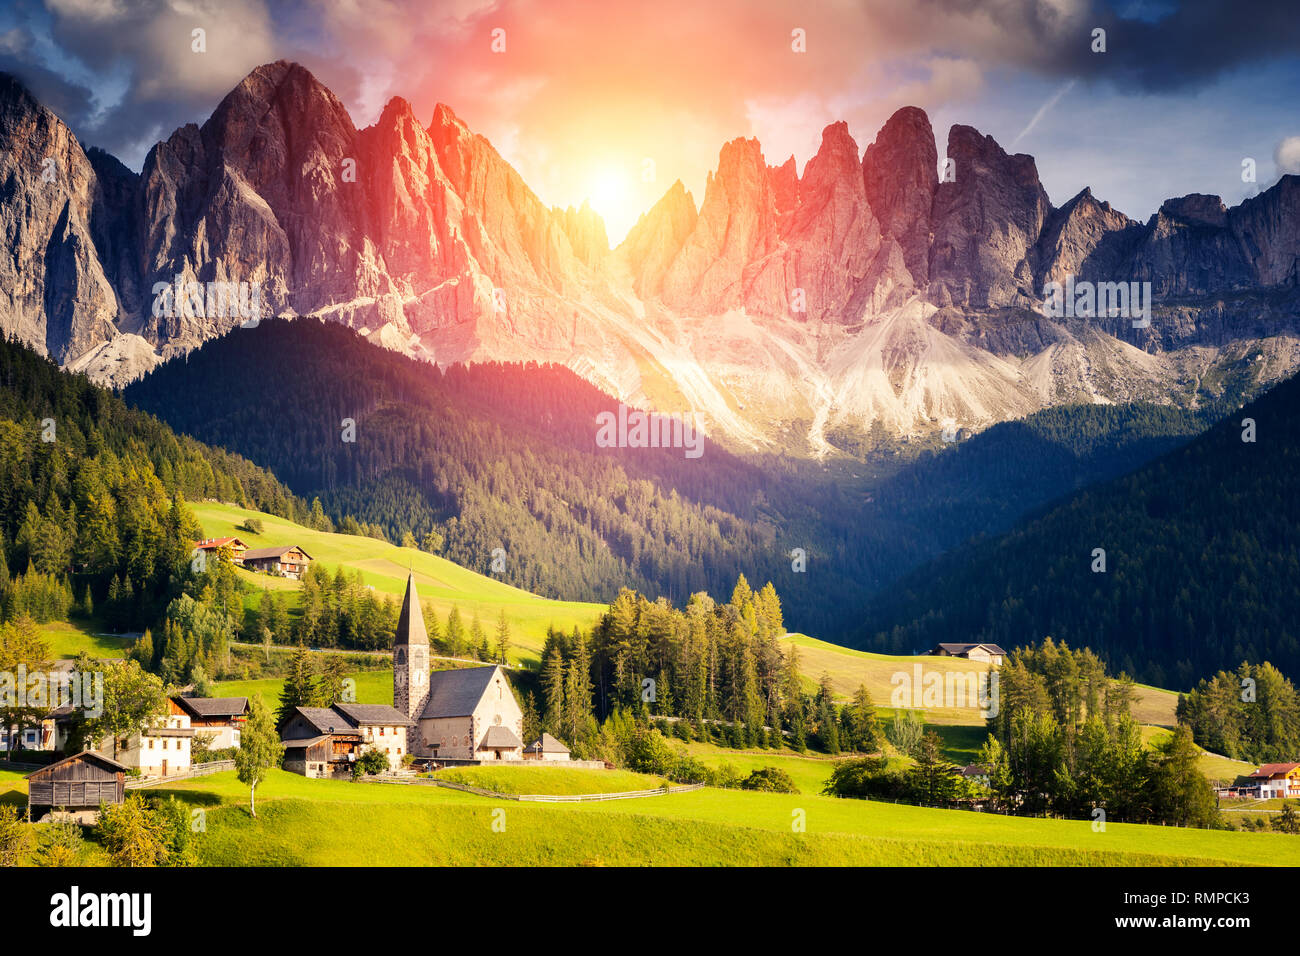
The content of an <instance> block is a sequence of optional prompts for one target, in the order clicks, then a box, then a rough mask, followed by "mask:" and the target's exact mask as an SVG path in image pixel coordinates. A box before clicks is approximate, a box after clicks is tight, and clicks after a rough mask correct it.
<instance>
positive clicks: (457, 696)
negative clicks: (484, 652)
mask: <svg viewBox="0 0 1300 956" xmlns="http://www.w3.org/2000/svg"><path fill="white" fill-rule="evenodd" d="M500 669H501V668H499V667H497V666H492V667H467V668H465V669H464V670H454V671H434V672H433V673H432V674H430V675H429V702H428V703H427V704H425V705H424V713H423V714H421V715H420V716H421V717H422V718H426V719H427V718H433V717H468V716H469V715H470V714H472V713H474V708H475V707H477V706H478V702H479V701H480V700H482V699H483V695H484V694H486V693H487V690H488V688H489V687H491V686H492V679H493V677H495V676H496V673H497V671H499V670H500ZM507 690H509V688H508V687H507Z"/></svg>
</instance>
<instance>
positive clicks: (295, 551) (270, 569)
mask: <svg viewBox="0 0 1300 956" xmlns="http://www.w3.org/2000/svg"><path fill="white" fill-rule="evenodd" d="M311 562H312V556H311V555H310V554H308V553H307V552H306V551H304V550H303V549H302V548H300V547H298V546H297V545H296V544H286V545H281V546H280V547H277V548H249V549H248V550H247V551H245V552H244V560H243V565H244V567H246V568H248V569H249V570H250V571H265V572H266V573H268V574H278V575H281V576H283V577H286V578H293V579H294V580H295V581H297V580H300V579H301V578H302V576H303V574H305V573H306V571H307V565H309V564H311Z"/></svg>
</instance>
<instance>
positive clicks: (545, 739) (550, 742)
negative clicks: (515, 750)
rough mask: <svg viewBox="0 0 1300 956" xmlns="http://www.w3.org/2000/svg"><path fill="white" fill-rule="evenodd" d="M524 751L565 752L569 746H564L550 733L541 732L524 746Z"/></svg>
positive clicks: (535, 752) (534, 752)
mask: <svg viewBox="0 0 1300 956" xmlns="http://www.w3.org/2000/svg"><path fill="white" fill-rule="evenodd" d="M524 751H525V753H530V754H537V753H543V754H567V753H568V752H569V748H568V747H566V746H564V744H562V743H560V742H559V741H558V740H556V739H555V738H554V737H552V736H551V735H550V734H545V733H544V734H542V735H541V736H540V737H538V738H537V739H536V740H534V741H533V742H532V743H531V744H529V745H528V746H527V747H525V748H524Z"/></svg>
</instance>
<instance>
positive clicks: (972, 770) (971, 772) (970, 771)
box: [961, 763, 989, 777]
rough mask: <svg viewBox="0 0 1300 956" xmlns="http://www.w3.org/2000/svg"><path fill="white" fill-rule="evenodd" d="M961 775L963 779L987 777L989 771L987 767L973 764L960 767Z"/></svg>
mask: <svg viewBox="0 0 1300 956" xmlns="http://www.w3.org/2000/svg"><path fill="white" fill-rule="evenodd" d="M961 775H962V776H963V777H987V776H988V775H989V771H988V768H987V767H981V766H980V765H979V764H977V763H973V764H969V765H967V766H965V767H962V768H961Z"/></svg>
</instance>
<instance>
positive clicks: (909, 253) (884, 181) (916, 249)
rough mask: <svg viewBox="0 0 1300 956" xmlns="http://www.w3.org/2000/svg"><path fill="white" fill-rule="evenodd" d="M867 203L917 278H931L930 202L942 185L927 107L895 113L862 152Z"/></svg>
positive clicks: (922, 280) (921, 280)
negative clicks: (938, 186) (939, 183)
mask: <svg viewBox="0 0 1300 956" xmlns="http://www.w3.org/2000/svg"><path fill="white" fill-rule="evenodd" d="M862 180H863V184H864V186H865V189H866V196H867V203H868V204H869V205H870V206H871V211H872V212H873V213H874V214H875V216H876V218H877V219H878V220H879V222H880V228H881V230H882V231H883V232H884V233H885V234H886V235H887V236H890V237H892V238H893V239H894V240H895V241H896V242H897V243H898V245H899V248H900V249H901V250H902V253H903V261H904V263H905V264H906V265H907V269H908V271H909V272H911V274H912V276H913V278H914V279H915V282H916V284H917V285H918V286H919V287H921V288H924V287H925V283H926V282H927V280H928V278H929V266H930V263H929V258H930V207H931V204H932V203H933V202H934V191H935V187H936V186H937V185H938V182H939V179H938V151H937V149H936V147H935V144H934V130H933V129H931V128H930V118H929V117H928V116H926V114H925V111H924V110H922V109H918V108H917V107H915V106H905V107H903V108H902V109H900V110H898V111H897V112H895V113H894V115H893V116H891V117H890V118H889V119H888V120H887V121H886V123H885V125H884V126H882V127H881V128H880V132H879V133H877V134H876V139H875V142H873V143H872V144H871V145H870V146H868V147H867V151H866V153H865V154H864V155H863V157H862Z"/></svg>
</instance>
